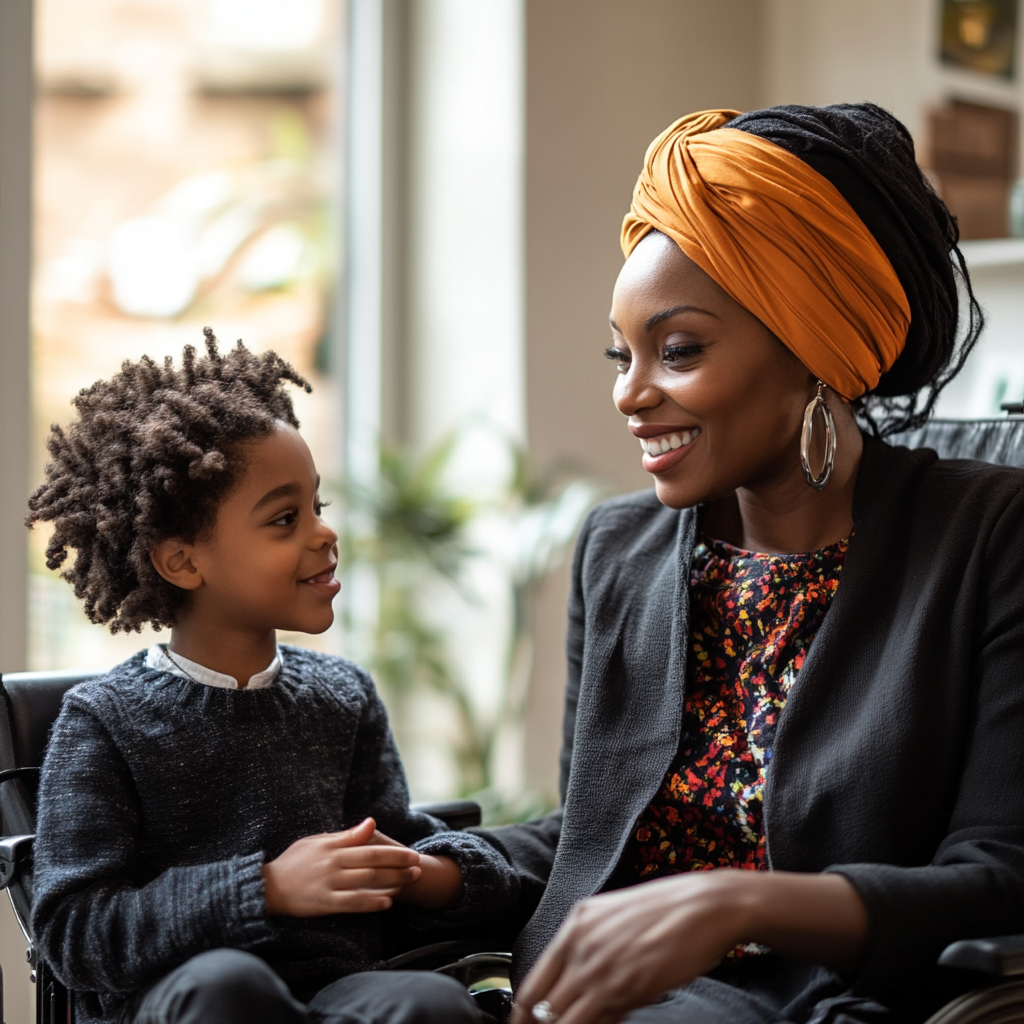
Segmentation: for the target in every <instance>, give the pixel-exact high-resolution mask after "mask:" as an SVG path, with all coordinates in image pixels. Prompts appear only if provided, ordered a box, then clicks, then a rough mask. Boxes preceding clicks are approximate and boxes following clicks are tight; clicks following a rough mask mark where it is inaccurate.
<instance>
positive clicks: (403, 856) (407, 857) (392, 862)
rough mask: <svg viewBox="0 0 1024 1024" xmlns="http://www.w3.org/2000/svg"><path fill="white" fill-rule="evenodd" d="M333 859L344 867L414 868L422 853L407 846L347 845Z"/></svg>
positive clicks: (339, 865)
mask: <svg viewBox="0 0 1024 1024" xmlns="http://www.w3.org/2000/svg"><path fill="white" fill-rule="evenodd" d="M332 859H333V861H334V863H335V864H337V865H338V867H342V868H412V867H416V866H417V865H418V864H419V862H420V855H419V854H418V853H417V852H416V851H415V850H410V849H409V848H408V847H407V846H346V847H343V848H342V849H340V850H338V851H337V852H336V853H335V854H334V856H333V858H332Z"/></svg>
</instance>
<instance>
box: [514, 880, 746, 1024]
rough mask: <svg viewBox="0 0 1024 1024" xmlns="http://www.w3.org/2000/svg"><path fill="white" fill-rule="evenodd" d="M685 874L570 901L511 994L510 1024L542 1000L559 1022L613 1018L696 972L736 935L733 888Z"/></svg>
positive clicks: (596, 1023)
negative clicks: (555, 931) (551, 937)
mask: <svg viewBox="0 0 1024 1024" xmlns="http://www.w3.org/2000/svg"><path fill="white" fill-rule="evenodd" d="M720 874H722V872H711V871H707V872H693V873H691V874H688V875H676V876H675V877H673V878H664V879H660V880H658V881H656V882H646V883H644V884H642V885H637V886H633V887H631V888H629V889H619V890H617V891H615V892H610V893H604V894H602V895H600V896H594V897H592V898H591V899H589V900H584V901H583V902H582V903H578V904H577V905H576V906H575V907H574V908H573V910H572V912H571V913H570V914H569V916H568V918H567V919H566V921H565V924H563V925H562V927H561V928H560V929H559V931H558V934H557V935H556V936H555V938H554V941H553V942H552V943H551V945H550V946H549V947H548V949H547V950H546V952H545V953H544V955H543V956H542V957H541V958H540V960H539V961H538V963H537V966H536V967H534V969H533V970H532V971H531V972H530V974H529V976H528V977H527V979H526V981H525V982H524V983H523V985H522V986H521V987H520V989H519V991H518V992H517V993H516V1010H515V1013H514V1015H513V1017H512V1024H529V1022H530V1021H532V1017H531V1014H530V1011H531V1009H532V1007H533V1006H534V1005H535V1004H536V1003H538V1002H540V1001H541V1000H547V1002H548V1003H550V1004H551V1007H552V1009H553V1010H554V1011H555V1012H556V1013H558V1014H560V1015H561V1024H615V1022H617V1021H620V1020H621V1019H622V1018H623V1017H624V1016H625V1015H626V1014H627V1013H628V1012H629V1011H630V1010H633V1009H636V1007H638V1006H645V1005H646V1004H647V1003H650V1002H651V1001H653V1000H654V999H656V998H657V997H658V996H660V995H661V994H662V993H663V992H667V991H668V990H669V989H673V988H678V987H679V986H680V985H685V984H686V983H687V982H688V981H692V980H693V979H694V978H696V977H697V976H698V975H701V974H704V973H705V972H706V971H709V970H710V969H711V968H712V967H714V966H715V964H716V963H718V961H719V960H721V958H722V957H723V956H724V955H725V954H726V953H727V952H728V951H729V950H730V949H732V947H733V946H735V945H736V944H737V943H738V942H740V941H742V939H741V936H742V934H743V931H744V928H743V925H744V923H745V921H746V910H745V908H744V906H743V900H742V899H737V898H736V896H737V890H736V887H735V886H729V885H727V884H723V883H722V879H720V878H719V877H716V876H718V875H720Z"/></svg>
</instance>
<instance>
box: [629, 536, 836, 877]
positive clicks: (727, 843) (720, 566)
mask: <svg viewBox="0 0 1024 1024" xmlns="http://www.w3.org/2000/svg"><path fill="white" fill-rule="evenodd" d="M848 547H849V540H841V541H838V542H837V543H835V544H831V545H829V546H828V547H825V548H821V549H820V550H818V551H812V552H809V553H807V554H799V555H767V554H757V553H754V552H750V551H742V550H740V549H739V548H734V547H731V546H730V545H728V544H725V543H723V542H722V541H718V540H711V539H708V538H703V539H702V540H701V541H700V543H698V544H697V546H696V548H695V550H694V556H693V569H692V575H691V578H690V606H691V610H690V659H689V670H688V682H687V692H686V703H685V707H684V712H683V729H682V735H681V739H680V744H679V752H678V753H677V754H676V757H675V760H674V761H673V763H672V765H671V767H670V768H669V770H668V773H667V774H666V776H665V780H664V782H662V785H661V789H659V790H658V793H657V795H656V796H655V797H654V799H653V800H652V801H651V804H650V806H649V807H648V808H647V810H646V811H645V812H644V814H643V815H642V816H641V818H640V821H639V823H638V825H637V828H636V831H635V833H634V836H633V839H632V841H631V843H630V847H629V849H628V850H627V853H626V858H627V860H626V863H625V864H624V866H628V867H630V868H631V871H630V873H631V874H632V876H633V877H634V878H636V879H637V880H646V879H651V878H658V877H660V876H663V875H670V874H675V873H677V872H682V871H703V870H709V869H711V868H719V867H732V868H752V869H761V870H763V869H765V868H767V863H766V858H765V837H764V827H763V816H762V798H763V793H764V784H765V777H766V774H767V771H768V766H769V765H770V763H771V757H772V745H773V743H774V739H775V730H776V729H777V727H778V723H779V717H780V715H781V714H782V709H783V708H784V707H785V705H786V697H787V695H788V694H789V691H790V689H791V687H792V686H793V682H794V681H795V679H796V676H797V673H798V672H799V671H800V668H801V666H802V665H803V663H804V658H805V657H806V656H807V651H808V648H809V647H810V646H811V641H812V640H813V639H814V635H815V633H816V632H817V630H818V627H819V626H820V625H821V623H822V620H823V619H824V618H825V613H826V612H827V611H828V606H829V602H830V601H831V600H832V597H833V595H834V594H835V592H836V590H837V589H838V587H839V576H840V573H841V572H842V568H843V561H844V559H845V557H846V551H847V548H848Z"/></svg>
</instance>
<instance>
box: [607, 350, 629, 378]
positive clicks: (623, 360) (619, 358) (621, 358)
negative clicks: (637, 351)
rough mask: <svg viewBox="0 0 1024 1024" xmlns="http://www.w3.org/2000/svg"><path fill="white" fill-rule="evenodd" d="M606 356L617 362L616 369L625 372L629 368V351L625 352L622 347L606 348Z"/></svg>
mask: <svg viewBox="0 0 1024 1024" xmlns="http://www.w3.org/2000/svg"><path fill="white" fill-rule="evenodd" d="M604 357H605V359H610V360H611V361H612V362H613V363H615V369H616V370H617V371H618V372H619V373H625V372H626V371H627V370H628V369H629V362H630V359H629V353H628V352H623V351H622V349H621V348H606V349H605V350H604Z"/></svg>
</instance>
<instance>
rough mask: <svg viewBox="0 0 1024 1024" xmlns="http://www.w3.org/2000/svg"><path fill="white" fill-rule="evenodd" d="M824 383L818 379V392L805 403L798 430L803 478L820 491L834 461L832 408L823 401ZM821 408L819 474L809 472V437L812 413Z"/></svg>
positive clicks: (834, 439) (828, 477)
mask: <svg viewBox="0 0 1024 1024" xmlns="http://www.w3.org/2000/svg"><path fill="white" fill-rule="evenodd" d="M824 391H825V385H824V384H823V383H822V382H821V381H820V380H819V381H818V393H817V394H816V395H815V396H814V397H813V398H812V399H811V400H810V401H809V402H808V403H807V408H806V409H804V428H803V430H802V431H801V432H800V465H801V466H802V467H803V471H804V478H805V479H806V480H807V482H808V483H809V484H810V485H811V487H813V488H814V489H815V490H816V491H820V490H821V489H822V488H823V487H824V486H825V484H827V483H828V482H829V479H830V478H831V476H832V467H833V466H834V465H835V461H836V425H835V421H834V420H833V419H832V410H831V409H830V408H829V407H828V402H826V401H825V395H824ZM819 409H820V410H821V415H822V419H823V420H824V422H825V464H824V465H823V466H822V467H821V476H818V477H816V476H815V475H814V473H813V472H811V439H812V437H813V435H814V414H815V413H816V412H817V411H818V410H819Z"/></svg>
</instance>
